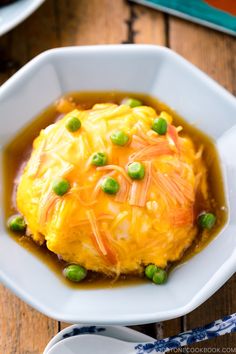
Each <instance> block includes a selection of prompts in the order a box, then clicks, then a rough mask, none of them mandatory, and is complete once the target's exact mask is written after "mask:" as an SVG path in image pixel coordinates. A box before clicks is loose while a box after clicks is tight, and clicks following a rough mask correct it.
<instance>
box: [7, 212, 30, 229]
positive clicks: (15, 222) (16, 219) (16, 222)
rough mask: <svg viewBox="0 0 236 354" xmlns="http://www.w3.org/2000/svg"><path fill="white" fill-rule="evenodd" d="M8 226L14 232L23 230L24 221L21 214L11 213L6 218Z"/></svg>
mask: <svg viewBox="0 0 236 354" xmlns="http://www.w3.org/2000/svg"><path fill="white" fill-rule="evenodd" d="M8 227H9V229H10V230H12V231H15V232H23V231H25V229H26V223H25V220H24V218H23V217H22V216H21V215H13V216H11V217H10V219H9V220H8Z"/></svg>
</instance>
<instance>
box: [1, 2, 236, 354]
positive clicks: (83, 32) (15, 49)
mask: <svg viewBox="0 0 236 354" xmlns="http://www.w3.org/2000/svg"><path fill="white" fill-rule="evenodd" d="M109 43H113V44H114V43H124V44H125V43H152V44H159V45H163V46H167V47H170V48H172V49H173V50H175V51H176V52H178V53H179V54H181V55H182V56H184V57H185V58H187V59H188V60H189V61H191V62H192V63H193V64H195V65H196V66H198V67H199V68H200V69H202V70H203V71H205V72H206V73H208V74H209V75H210V76H211V77H213V78H214V79H215V80H216V81H218V82H219V83H220V84H221V85H223V86H224V87H225V88H226V89H228V90H229V91H231V92H232V93H234V94H236V40H235V39H234V38H233V37H230V36H228V35H225V34H222V33H219V32H216V31H213V30H210V29H208V28H204V27H201V26H198V25H195V24H192V23H190V22H186V21H184V20H180V19H177V18H175V17H172V16H169V15H165V14H163V13H161V12H158V11H154V10H151V9H148V8H145V7H142V6H139V5H135V4H131V3H128V2H126V1H124V0H47V1H46V2H45V3H44V4H43V5H42V6H41V7H40V9H39V10H38V11H36V12H35V13H34V14H33V15H32V16H31V17H30V18H29V19H27V20H26V21H25V22H24V23H23V24H21V25H20V26H18V27H17V28H15V29H14V30H12V31H11V32H10V33H8V34H6V35H5V36H3V37H2V38H0V82H1V83H3V82H4V81H5V80H7V79H8V78H9V77H10V76H11V75H12V74H14V72H15V71H17V70H18V69H19V68H20V67H21V66H22V65H24V64H25V63H26V62H27V61H29V60H30V59H31V58H33V57H34V56H35V55H37V54H39V53H41V52H43V51H44V50H46V49H49V48H54V47H60V46H70V45H86V44H109ZM202 109H204V107H203V108H202ZM222 119H224V117H222ZM9 261H12V260H11V259H10V257H9ZM183 291H184V289H183ZM235 293H236V276H234V277H232V278H231V279H230V280H229V281H228V282H227V283H226V285H225V286H223V287H222V288H221V289H220V290H219V291H218V292H217V293H216V294H215V295H214V296H212V297H211V299H209V300H208V301H207V302H205V303H204V304H203V305H202V306H200V307H199V308H198V309H196V310H195V311H193V312H192V313H190V314H189V315H187V316H184V317H181V318H178V319H175V320H171V321H166V322H162V323H156V324H149V325H145V326H136V327H134V328H136V329H137V330H140V331H142V332H145V333H148V334H150V335H151V336H153V337H156V338H162V337H163V336H169V335H174V334H176V333H178V332H180V331H182V330H187V329H190V328H193V327H195V326H201V325H204V324H206V323H208V322H210V321H213V320H215V319H217V318H221V317H222V316H224V315H227V314H230V313H233V312H236V296H235ZM66 326H68V324H66V323H60V322H57V321H55V320H53V319H50V318H48V317H46V316H44V315H42V314H40V313H38V312H37V311H35V310H33V309H32V308H30V307H29V306H28V305H26V304H25V303H23V302H22V301H20V300H19V299H18V298H16V297H15V296H14V295H12V294H11V293H10V291H8V290H7V289H5V288H4V287H3V286H0V353H1V354H13V353H17V354H39V353H42V351H43V349H44V347H45V346H46V344H47V342H48V341H49V340H50V338H51V337H52V336H54V335H55V334H56V333H57V332H58V331H59V330H60V329H62V328H64V327H66ZM193 347H196V352H197V350H200V348H211V349H212V348H234V350H235V351H234V352H236V336H235V335H231V336H225V337H222V338H217V339H215V340H212V341H209V342H208V343H203V344H200V343H199V344H195V345H194V346H193ZM212 350H214V349H212ZM184 352H185V353H187V349H185V351H184ZM212 352H213V351H212ZM222 352H223V349H222Z"/></svg>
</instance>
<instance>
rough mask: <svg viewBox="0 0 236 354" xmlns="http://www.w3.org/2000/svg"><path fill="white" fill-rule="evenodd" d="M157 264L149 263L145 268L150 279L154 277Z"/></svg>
mask: <svg viewBox="0 0 236 354" xmlns="http://www.w3.org/2000/svg"><path fill="white" fill-rule="evenodd" d="M157 269H158V268H157V266H156V265H155V264H149V265H148V266H147V267H146V268H145V275H146V277H147V278H148V279H152V278H153V275H154V273H155V272H156V271H157Z"/></svg>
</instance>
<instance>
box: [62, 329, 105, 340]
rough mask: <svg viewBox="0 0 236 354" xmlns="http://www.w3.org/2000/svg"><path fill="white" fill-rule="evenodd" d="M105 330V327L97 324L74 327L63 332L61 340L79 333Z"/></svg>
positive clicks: (95, 332) (96, 332)
mask: <svg viewBox="0 0 236 354" xmlns="http://www.w3.org/2000/svg"><path fill="white" fill-rule="evenodd" d="M105 330H106V328H104V327H97V326H89V327H74V328H73V329H72V330H71V331H70V332H68V333H65V334H63V336H62V338H61V340H62V339H65V338H69V337H73V336H78V335H80V334H99V333H101V332H104V331H105Z"/></svg>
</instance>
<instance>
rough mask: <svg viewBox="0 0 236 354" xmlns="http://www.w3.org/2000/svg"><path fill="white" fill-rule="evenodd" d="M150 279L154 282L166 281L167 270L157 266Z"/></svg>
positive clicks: (162, 282) (161, 282)
mask: <svg viewBox="0 0 236 354" xmlns="http://www.w3.org/2000/svg"><path fill="white" fill-rule="evenodd" d="M152 281H153V283H155V284H164V283H165V282H166V281H167V272H166V271H165V270H164V269H161V268H157V270H156V271H155V273H154V274H153V277H152Z"/></svg>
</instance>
